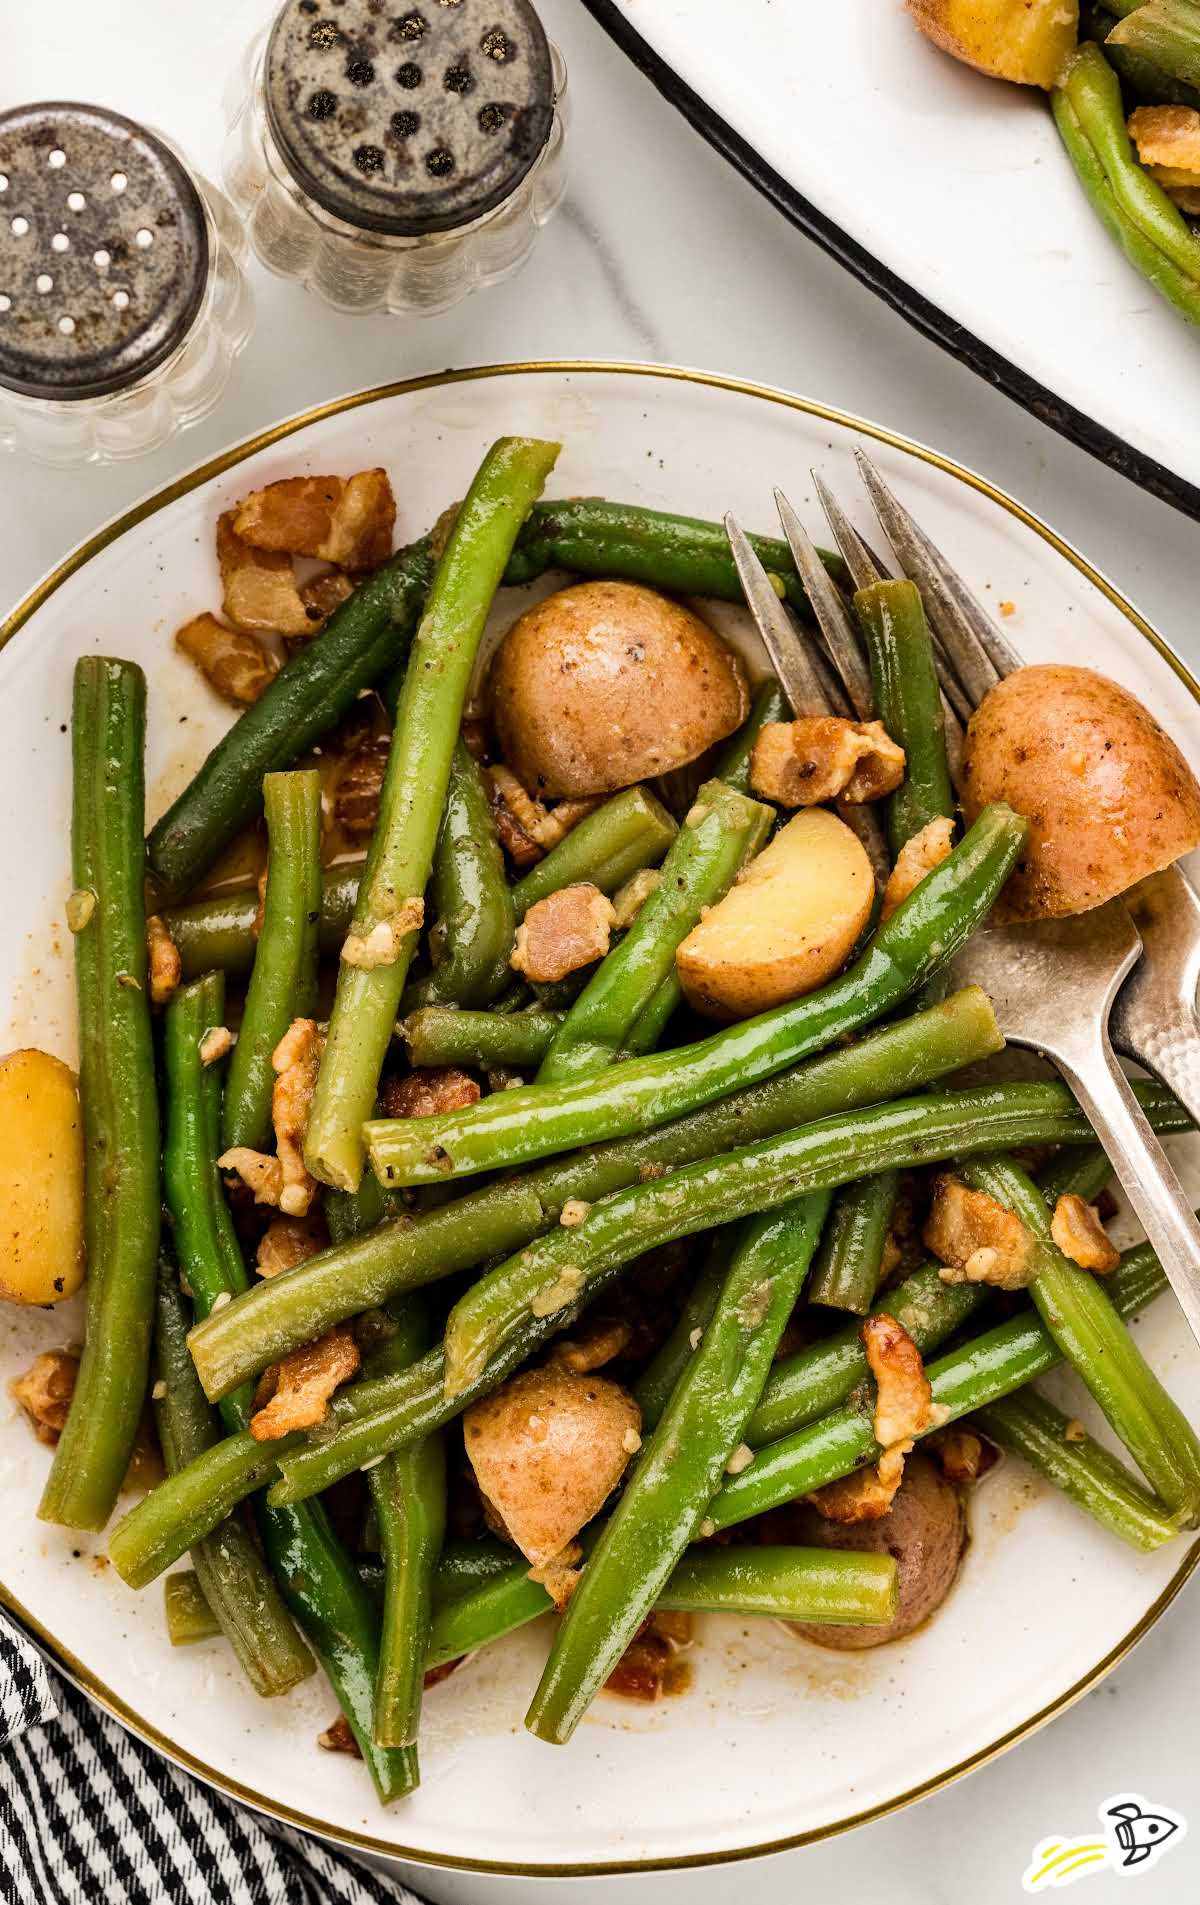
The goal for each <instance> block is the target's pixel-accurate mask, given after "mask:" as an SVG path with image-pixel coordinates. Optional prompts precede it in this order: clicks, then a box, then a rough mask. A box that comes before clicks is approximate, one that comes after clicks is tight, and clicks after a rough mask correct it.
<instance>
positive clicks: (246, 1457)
mask: <svg viewBox="0 0 1200 1905" xmlns="http://www.w3.org/2000/svg"><path fill="white" fill-rule="evenodd" d="M303 1440H304V1437H303V1435H302V1434H301V1433H300V1432H299V1431H297V1432H296V1434H295V1435H292V1436H281V1437H280V1438H279V1440H278V1441H275V1442H256V1441H255V1439H254V1437H253V1436H252V1435H251V1434H250V1431H249V1429H244V1430H239V1432H238V1433H237V1434H236V1435H227V1436H226V1437H225V1438H224V1440H223V1441H220V1442H214V1443H213V1446H212V1447H211V1449H206V1450H205V1451H204V1454H203V1455H199V1456H197V1457H196V1458H195V1459H194V1460H193V1461H191V1462H189V1463H188V1464H187V1466H186V1468H181V1469H180V1470H179V1472H178V1474H176V1475H169V1476H168V1477H167V1479H166V1480H165V1481H163V1482H160V1483H159V1484H158V1486H157V1488H152V1489H151V1490H150V1492H149V1494H148V1495H143V1497H142V1499H141V1501H140V1502H138V1503H137V1505H136V1506H135V1507H133V1508H131V1509H130V1510H129V1512H128V1514H126V1515H123V1516H122V1518H121V1520H120V1521H119V1522H118V1523H117V1525H116V1527H115V1528H114V1529H113V1531H112V1534H111V1535H110V1536H109V1541H108V1556H109V1560H110V1561H111V1562H112V1564H113V1566H114V1568H115V1569H116V1570H117V1573H118V1574H119V1575H120V1577H121V1579H122V1581H124V1583H125V1585H126V1587H131V1588H144V1587H149V1585H150V1583H151V1581H153V1580H155V1579H156V1578H157V1576H158V1575H160V1574H161V1573H162V1571H163V1569H164V1568H169V1567H170V1566H171V1564H172V1563H173V1562H175V1561H178V1560H179V1558H180V1556H181V1555H185V1554H187V1552H188V1550H189V1549H191V1548H194V1547H195V1546H196V1544H197V1542H200V1541H203V1539H204V1537H205V1535H208V1534H211V1533H212V1531H213V1529H214V1528H216V1527H217V1526H219V1524H220V1523H221V1522H223V1521H224V1520H225V1518H226V1516H227V1515H230V1514H232V1512H233V1510H234V1509H235V1508H236V1507H237V1505H238V1503H239V1502H242V1501H245V1500H246V1498H247V1496H248V1495H253V1494H255V1493H256V1492H257V1490H258V1489H260V1488H265V1487H266V1485H267V1483H268V1482H272V1481H274V1480H275V1478H276V1476H277V1475H278V1472H279V1467H278V1464H279V1458H280V1456H281V1455H283V1454H285V1453H286V1452H287V1450H288V1449H289V1448H294V1447H295V1446H296V1445H297V1443H300V1442H303Z"/></svg>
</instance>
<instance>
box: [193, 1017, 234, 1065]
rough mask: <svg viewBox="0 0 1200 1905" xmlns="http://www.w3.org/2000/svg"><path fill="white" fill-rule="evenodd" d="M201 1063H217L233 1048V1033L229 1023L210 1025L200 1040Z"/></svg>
mask: <svg viewBox="0 0 1200 1905" xmlns="http://www.w3.org/2000/svg"><path fill="white" fill-rule="evenodd" d="M199 1049H200V1063H201V1064H202V1065H215V1064H216V1063H217V1060H218V1059H221V1058H224V1057H226V1055H227V1054H228V1053H229V1052H231V1051H232V1050H233V1033H232V1032H231V1031H230V1029H229V1027H228V1026H227V1025H210V1026H209V1028H208V1030H207V1032H206V1033H205V1034H204V1037H203V1038H202V1039H201V1041H200V1048H199Z"/></svg>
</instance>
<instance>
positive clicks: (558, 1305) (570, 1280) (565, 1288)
mask: <svg viewBox="0 0 1200 1905" xmlns="http://www.w3.org/2000/svg"><path fill="white" fill-rule="evenodd" d="M583 1282H584V1277H583V1271H582V1269H581V1268H580V1266H579V1265H578V1264H577V1263H565V1264H564V1265H563V1267H562V1269H561V1270H560V1271H559V1273H558V1275H557V1276H556V1277H555V1279H554V1281H553V1283H547V1284H543V1286H542V1288H541V1289H540V1290H538V1291H537V1292H536V1293H535V1294H534V1296H533V1297H532V1298H531V1299H530V1303H529V1307H530V1309H531V1310H532V1312H533V1314H534V1315H535V1316H553V1315H554V1314H555V1313H556V1311H558V1310H565V1309H566V1308H567V1306H568V1304H571V1303H573V1302H574V1301H575V1298H576V1297H577V1296H578V1295H579V1292H580V1291H581V1290H582V1288H583Z"/></svg>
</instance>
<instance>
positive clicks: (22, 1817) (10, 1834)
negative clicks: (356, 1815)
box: [0, 1619, 420, 1905]
mask: <svg viewBox="0 0 1200 1905" xmlns="http://www.w3.org/2000/svg"><path fill="white" fill-rule="evenodd" d="M0 1899H12V1900H21V1901H24V1900H29V1901H31V1902H32V1901H34V1900H36V1901H37V1905H97V1901H99V1900H103V1901H104V1905H420V1901H419V1900H418V1898H417V1895H416V1893H414V1892H410V1891H409V1889H408V1887H407V1886H404V1885H401V1884H399V1883H398V1882H397V1881H396V1880H394V1879H386V1878H383V1877H381V1876H379V1875H378V1874H377V1873H374V1872H371V1871H368V1870H367V1868H366V1867H365V1866H362V1865H359V1864H358V1863H357V1862H352V1861H351V1860H349V1859H345V1858H343V1857H342V1856H341V1854H340V1853H337V1852H334V1851H332V1850H331V1849H330V1848H329V1847H328V1846H324V1845H322V1844H321V1843H320V1842H319V1841H318V1840H315V1839H306V1838H302V1837H301V1836H300V1835H299V1834H298V1833H293V1832H289V1831H288V1830H287V1828H286V1827H283V1826H276V1825H273V1824H271V1823H270V1822H269V1821H268V1820H266V1819H263V1818H260V1817H259V1815H258V1814H257V1813H251V1812H245V1811H243V1809H242V1808H241V1807H240V1806H234V1805H232V1804H231V1803H230V1802H229V1801H228V1800H227V1799H223V1798H222V1797H221V1796H220V1794H219V1793H215V1792H211V1791H210V1790H209V1788H208V1787H207V1786H202V1785H201V1784H200V1782H199V1781H198V1780H195V1779H193V1778H192V1777H191V1776H190V1774H188V1773H182V1772H180V1771H179V1770H178V1768H177V1767H175V1766H172V1765H171V1764H170V1762H169V1761H168V1760H165V1759H162V1758H161V1757H160V1756H159V1755H158V1754H157V1753H154V1752H152V1751H151V1749H150V1748H149V1747H148V1746H143V1745H142V1743H141V1741H140V1740H136V1739H134V1737H133V1735H132V1734H131V1733H127V1732H126V1731H125V1730H124V1728H123V1727H120V1726H118V1725H117V1723H116V1721H115V1720H110V1719H108V1718H107V1716H106V1715H105V1714H102V1713H100V1712H99V1711H98V1710H97V1709H96V1708H95V1707H94V1706H92V1704H91V1703H90V1701H88V1700H86V1699H85V1698H84V1697H83V1695H82V1694H80V1693H77V1692H76V1691H75V1689H74V1688H73V1687H70V1686H68V1685H67V1684H66V1682H65V1681H63V1680H61V1679H60V1678H59V1676H58V1675H57V1674H55V1673H53V1672H52V1671H51V1670H50V1668H49V1667H48V1666H47V1664H46V1662H45V1661H44V1659H43V1658H42V1656H41V1654H40V1653H39V1652H38V1650H37V1648H36V1647H34V1646H33V1644H32V1642H31V1641H29V1640H28V1639H27V1638H26V1636H25V1635H24V1633H22V1632H20V1631H19V1630H18V1629H17V1627H16V1626H15V1625H14V1624H13V1623H12V1622H10V1621H6V1620H3V1619H0Z"/></svg>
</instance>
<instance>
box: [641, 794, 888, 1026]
mask: <svg viewBox="0 0 1200 1905" xmlns="http://www.w3.org/2000/svg"><path fill="white" fill-rule="evenodd" d="M874 893H875V882H874V879H873V877H872V874H871V863H870V861H869V860H868V859H867V855H866V852H865V850H864V848H863V845H862V842H861V841H860V840H859V839H858V837H857V835H855V834H854V833H852V832H851V831H850V828H849V827H848V826H847V825H846V823H845V821H844V820H839V819H838V817H837V815H836V814H831V813H829V812H828V811H827V810H826V809H825V808H824V807H809V808H806V809H805V811H804V812H803V813H799V814H797V815H796V816H795V818H794V819H793V820H789V821H788V823H787V825H786V827H783V828H781V830H780V831H779V833H777V834H776V836H775V838H774V840H772V842H771V844H770V846H769V847H767V848H765V849H764V851H763V852H762V853H760V854H759V856H758V858H757V860H752V861H751V862H750V865H749V866H748V867H747V868H746V869H745V870H744V872H743V873H742V874H741V875H740V876H739V878H738V880H737V881H736V883H735V884H734V885H733V886H732V887H730V889H729V891H728V893H726V895H725V897H724V899H723V900H720V901H718V903H717V905H716V906H713V907H711V908H710V909H709V911H708V912H707V913H706V914H705V916H704V918H703V919H702V920H701V921H700V923H699V925H698V926H694V927H693V928H692V930H691V932H690V933H689V934H688V936H687V938H686V939H685V940H684V942H683V944H682V946H680V948H679V951H678V952H677V953H676V955H675V963H676V967H677V969H678V972H679V979H680V984H681V985H682V986H683V990H684V993H685V995H686V997H687V999H688V1001H689V1003H690V1004H691V1005H693V1006H694V1007H695V1009H696V1011H697V1012H703V1013H704V1014H705V1016H706V1017H707V1018H710V1019H744V1018H748V1017H749V1016H750V1014H751V1013H753V1012H765V1011H766V1010H767V1008H768V1007H769V1006H773V1005H779V1004H781V1003H782V1001H783V1000H785V999H796V998H799V996H800V994H801V993H803V992H812V991H813V989H814V988H815V987H816V986H819V985H822V984H823V983H824V981H825V980H826V979H828V978H830V977H831V975H832V974H833V973H835V972H836V971H837V970H838V968H839V967H840V966H842V965H843V964H844V963H845V961H846V958H847V957H848V955H849V953H850V950H851V948H852V947H853V945H854V943H855V941H856V940H857V938H858V936H859V934H860V933H861V932H862V930H863V927H864V926H865V925H866V923H867V919H868V917H869V916H870V911H871V901H872V899H873V897H874Z"/></svg>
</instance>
